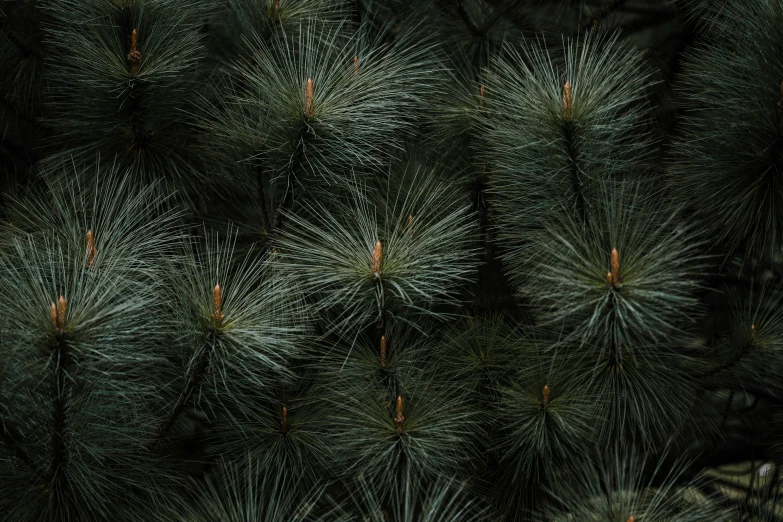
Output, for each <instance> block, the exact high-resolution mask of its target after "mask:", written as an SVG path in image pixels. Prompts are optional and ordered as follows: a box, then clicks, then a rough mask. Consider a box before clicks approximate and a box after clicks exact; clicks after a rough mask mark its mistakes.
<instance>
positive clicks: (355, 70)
mask: <svg viewBox="0 0 783 522" xmlns="http://www.w3.org/2000/svg"><path fill="white" fill-rule="evenodd" d="M358 72H359V57H358V56H354V57H353V73H354V74H357V73H358Z"/></svg>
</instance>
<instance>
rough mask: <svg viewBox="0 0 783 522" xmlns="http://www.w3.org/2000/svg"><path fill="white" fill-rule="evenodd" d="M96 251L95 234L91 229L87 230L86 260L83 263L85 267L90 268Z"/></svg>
mask: <svg viewBox="0 0 783 522" xmlns="http://www.w3.org/2000/svg"><path fill="white" fill-rule="evenodd" d="M97 253H98V249H96V248H95V236H94V235H93V233H92V230H88V231H87V262H86V263H85V264H86V266H87V268H90V267H91V266H92V263H93V261H95V254H97Z"/></svg>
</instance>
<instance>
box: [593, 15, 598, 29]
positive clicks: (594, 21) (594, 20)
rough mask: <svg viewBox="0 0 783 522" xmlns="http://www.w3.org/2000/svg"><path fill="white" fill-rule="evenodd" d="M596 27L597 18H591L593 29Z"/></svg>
mask: <svg viewBox="0 0 783 522" xmlns="http://www.w3.org/2000/svg"><path fill="white" fill-rule="evenodd" d="M596 28H598V18H593V29H596Z"/></svg>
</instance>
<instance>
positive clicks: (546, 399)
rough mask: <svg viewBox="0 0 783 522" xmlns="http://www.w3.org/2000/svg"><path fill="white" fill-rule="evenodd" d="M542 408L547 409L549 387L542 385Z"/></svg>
mask: <svg viewBox="0 0 783 522" xmlns="http://www.w3.org/2000/svg"><path fill="white" fill-rule="evenodd" d="M542 404H543V405H544V408H547V407H549V386H547V385H546V384H545V385H544V400H543V401H542Z"/></svg>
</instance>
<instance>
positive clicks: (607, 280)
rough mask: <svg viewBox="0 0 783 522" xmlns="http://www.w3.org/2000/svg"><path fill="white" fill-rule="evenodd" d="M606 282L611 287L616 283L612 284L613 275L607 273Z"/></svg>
mask: <svg viewBox="0 0 783 522" xmlns="http://www.w3.org/2000/svg"><path fill="white" fill-rule="evenodd" d="M606 282H607V283H609V284H610V285H612V286H614V283H612V273H611V272H607V273H606Z"/></svg>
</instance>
